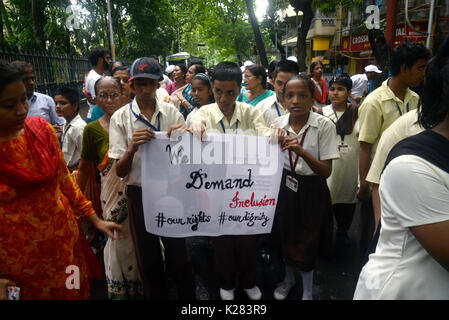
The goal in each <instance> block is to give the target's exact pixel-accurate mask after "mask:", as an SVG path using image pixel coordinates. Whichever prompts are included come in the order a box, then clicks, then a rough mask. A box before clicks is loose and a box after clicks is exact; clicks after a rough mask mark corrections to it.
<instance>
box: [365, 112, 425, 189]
mask: <svg viewBox="0 0 449 320" xmlns="http://www.w3.org/2000/svg"><path fill="white" fill-rule="evenodd" d="M423 130H424V128H423V127H421V126H420V125H419V123H418V109H415V110H412V111H410V112H409V113H407V114H404V116H402V117H400V118H399V119H398V120H396V121H395V122H394V123H393V124H392V125H391V126H390V127H389V128H388V129H387V130H385V132H384V133H383V134H382V137H381V138H380V141H379V145H378V146H377V151H376V154H375V155H374V159H373V162H372V163H371V167H370V168H369V172H368V175H367V176H366V181H369V182H372V183H376V184H379V181H380V174H381V173H382V170H383V168H384V165H385V161H386V160H387V156H388V154H389V153H390V151H391V149H393V147H394V146H395V144H396V143H398V142H399V141H401V140H403V139H405V138H408V137H410V136H413V135H415V134H418V133H420V132H421V131H423Z"/></svg>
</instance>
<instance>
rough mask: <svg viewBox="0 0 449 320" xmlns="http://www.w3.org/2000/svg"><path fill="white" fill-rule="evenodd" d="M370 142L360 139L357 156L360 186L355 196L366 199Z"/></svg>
mask: <svg viewBox="0 0 449 320" xmlns="http://www.w3.org/2000/svg"><path fill="white" fill-rule="evenodd" d="M371 146H372V144H371V143H367V142H363V141H360V156H359V176H360V188H359V191H357V197H358V198H359V199H361V200H364V201H367V200H369V198H370V190H369V182H367V181H366V175H367V174H368V170H369V167H370V159H371Z"/></svg>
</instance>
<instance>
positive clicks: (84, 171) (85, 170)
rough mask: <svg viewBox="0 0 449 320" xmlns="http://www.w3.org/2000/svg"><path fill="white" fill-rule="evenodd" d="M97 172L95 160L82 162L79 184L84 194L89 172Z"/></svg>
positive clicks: (78, 177)
mask: <svg viewBox="0 0 449 320" xmlns="http://www.w3.org/2000/svg"><path fill="white" fill-rule="evenodd" d="M92 171H95V163H94V161H93V160H85V159H81V160H80V168H79V170H78V176H77V183H78V185H79V187H80V189H81V191H82V192H84V191H85V190H86V185H87V179H88V177H89V172H92Z"/></svg>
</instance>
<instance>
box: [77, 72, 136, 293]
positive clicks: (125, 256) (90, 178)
mask: <svg viewBox="0 0 449 320" xmlns="http://www.w3.org/2000/svg"><path fill="white" fill-rule="evenodd" d="M95 95H96V98H95V99H96V103H97V105H98V106H99V107H100V108H101V109H102V110H103V111H104V115H103V116H102V117H101V118H100V119H98V120H96V121H94V122H91V123H89V124H88V125H87V126H86V127H85V129H84V133H83V148H82V150H81V162H80V169H79V174H78V182H79V185H80V188H81V190H83V192H84V194H85V195H86V196H87V197H88V198H89V199H90V200H91V201H92V203H93V204H94V206H95V207H96V211H97V214H101V212H102V215H103V218H104V219H105V220H107V221H112V222H115V223H117V224H120V225H121V226H122V227H123V228H124V230H125V233H126V234H127V235H129V234H130V232H129V222H128V209H127V203H126V195H125V186H126V185H125V184H124V183H123V181H122V180H121V179H120V178H119V177H118V176H117V174H116V172H115V163H116V162H114V161H113V160H111V159H109V157H108V150H109V123H110V120H111V117H112V115H113V114H114V112H115V111H117V110H118V109H120V107H122V104H123V101H122V87H121V85H120V82H119V80H118V79H116V78H112V77H102V78H100V79H98V80H97V82H96V83H95ZM88 231H90V230H88ZM87 236H88V238H89V237H90V236H91V234H90V233H89V232H87ZM93 238H94V240H95V236H93ZM103 244H104V242H102V241H101V239H99V241H94V245H96V249H97V250H98V251H101V250H102V245H103ZM104 264H105V272H106V280H107V283H108V297H109V299H131V298H132V299H136V298H142V297H143V284H142V281H141V280H140V275H139V271H138V268H137V261H136V256H135V251H134V246H133V243H132V239H131V237H129V236H127V237H126V238H123V239H117V240H112V239H108V241H107V243H106V246H105V247H104Z"/></svg>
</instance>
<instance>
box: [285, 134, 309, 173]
mask: <svg viewBox="0 0 449 320" xmlns="http://www.w3.org/2000/svg"><path fill="white" fill-rule="evenodd" d="M309 128H310V127H307V129H306V131H304V133H303V135H302V138H301V141H300V142H299V145H300V146H301V148H302V145H303V144H304V139H305V138H306V135H307V131H309ZM287 135H288V131H287ZM288 158H289V159H290V168H291V169H292V173H294V172H295V168H296V165H297V164H298V159H299V155H297V156H296V159H295V164H294V165H293V160H292V151H291V150H288Z"/></svg>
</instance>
